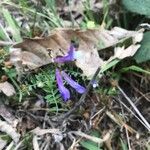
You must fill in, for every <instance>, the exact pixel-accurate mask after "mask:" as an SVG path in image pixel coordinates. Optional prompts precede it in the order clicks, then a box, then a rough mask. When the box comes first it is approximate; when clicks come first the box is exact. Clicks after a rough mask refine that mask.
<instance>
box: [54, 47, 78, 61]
mask: <svg viewBox="0 0 150 150" xmlns="http://www.w3.org/2000/svg"><path fill="white" fill-rule="evenodd" d="M74 52H75V47H74V46H73V44H72V45H71V46H70V48H69V51H68V54H67V55H66V56H63V57H57V58H55V59H54V62H58V63H64V62H68V61H74Z"/></svg>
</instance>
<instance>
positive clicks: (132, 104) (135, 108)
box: [117, 85, 150, 132]
mask: <svg viewBox="0 0 150 150" xmlns="http://www.w3.org/2000/svg"><path fill="white" fill-rule="evenodd" d="M117 88H118V89H119V91H120V92H121V93H122V95H123V96H124V97H125V98H126V100H127V101H128V102H129V103H130V105H131V106H132V107H133V109H134V110H135V112H136V113H137V114H138V115H139V117H140V118H141V120H142V121H143V123H144V124H145V125H146V126H147V129H148V131H149V132H150V124H149V123H148V122H147V120H146V119H145V118H144V117H143V115H142V114H141V113H140V111H139V110H138V109H137V107H136V106H135V105H134V103H133V102H132V100H131V99H130V98H129V97H128V96H127V95H126V93H125V92H124V91H123V90H122V89H121V87H120V86H119V85H117Z"/></svg>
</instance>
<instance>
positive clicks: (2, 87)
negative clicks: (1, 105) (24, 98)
mask: <svg viewBox="0 0 150 150" xmlns="http://www.w3.org/2000/svg"><path fill="white" fill-rule="evenodd" d="M1 91H2V92H3V93H4V94H5V95H6V96H12V95H14V94H15V93H16V91H15V89H14V87H13V85H12V84H10V83H9V82H7V81H5V82H3V83H0V92H1Z"/></svg>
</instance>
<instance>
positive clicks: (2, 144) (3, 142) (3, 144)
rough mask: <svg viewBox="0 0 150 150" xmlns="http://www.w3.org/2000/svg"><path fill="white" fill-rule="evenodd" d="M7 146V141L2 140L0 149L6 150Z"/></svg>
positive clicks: (0, 140)
mask: <svg viewBox="0 0 150 150" xmlns="http://www.w3.org/2000/svg"><path fill="white" fill-rule="evenodd" d="M6 145H7V141H6V140H3V139H2V138H0V149H1V150H2V149H4V148H5V146H6Z"/></svg>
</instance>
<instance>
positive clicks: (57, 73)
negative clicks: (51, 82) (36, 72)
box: [56, 69, 70, 101]
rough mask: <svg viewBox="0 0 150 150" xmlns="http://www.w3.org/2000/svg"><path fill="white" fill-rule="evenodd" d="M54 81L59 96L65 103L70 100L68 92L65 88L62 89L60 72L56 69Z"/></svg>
mask: <svg viewBox="0 0 150 150" xmlns="http://www.w3.org/2000/svg"><path fill="white" fill-rule="evenodd" d="M56 81H57V84H58V89H59V92H60V94H61V96H62V97H63V99H64V100H65V101H67V100H68V99H69V98H70V92H69V90H68V89H67V88H65V87H64V84H63V80H62V76H61V72H60V71H59V70H58V69H56Z"/></svg>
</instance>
